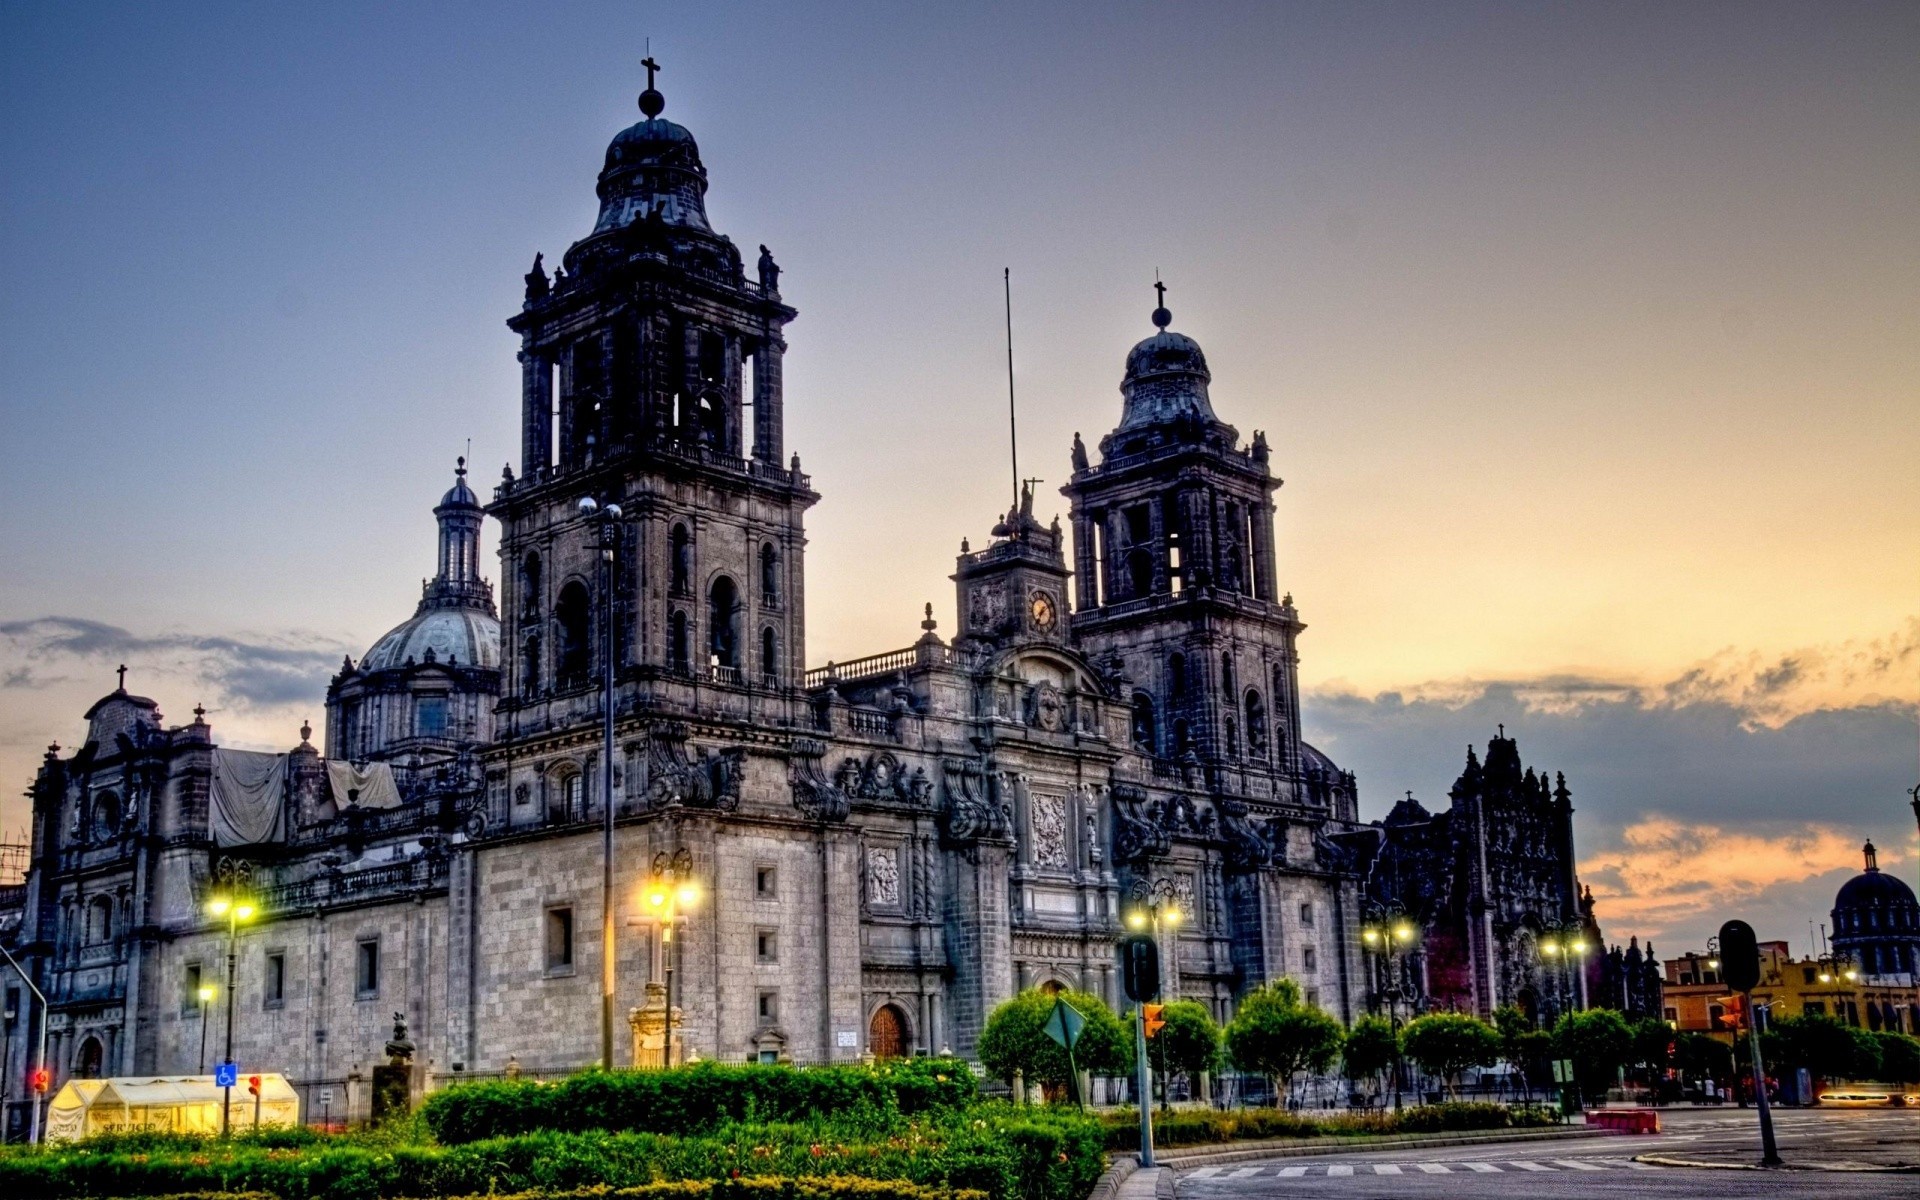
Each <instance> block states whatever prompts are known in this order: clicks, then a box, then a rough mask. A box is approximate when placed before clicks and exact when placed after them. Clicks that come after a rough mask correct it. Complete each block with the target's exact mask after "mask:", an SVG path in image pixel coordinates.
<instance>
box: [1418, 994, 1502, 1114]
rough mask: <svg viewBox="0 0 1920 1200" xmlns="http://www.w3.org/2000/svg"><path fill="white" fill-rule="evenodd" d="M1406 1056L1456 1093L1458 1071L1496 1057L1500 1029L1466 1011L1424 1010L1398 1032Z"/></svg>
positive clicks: (1458, 1087) (1491, 1060)
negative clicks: (1438, 1077)
mask: <svg viewBox="0 0 1920 1200" xmlns="http://www.w3.org/2000/svg"><path fill="white" fill-rule="evenodd" d="M1400 1044H1401V1045H1402V1046H1403V1047H1405V1049H1406V1052H1407V1057H1408V1058H1411V1059H1412V1060H1413V1061H1414V1062H1417V1063H1419V1064H1420V1069H1421V1070H1423V1071H1425V1072H1426V1073H1427V1074H1429V1075H1438V1076H1440V1077H1441V1078H1442V1079H1444V1080H1446V1081H1447V1094H1448V1095H1449V1096H1458V1095H1459V1094H1460V1073H1461V1072H1462V1071H1465V1070H1466V1069H1467V1068H1468V1067H1484V1066H1488V1065H1490V1064H1492V1063H1494V1062H1497V1061H1499V1058H1500V1031H1499V1030H1498V1029H1495V1028H1494V1027H1493V1026H1491V1025H1489V1024H1487V1023H1486V1022H1485V1021H1482V1020H1481V1019H1480V1018H1479V1017H1474V1016H1469V1015H1467V1014H1466V1013H1449V1012H1441V1013H1428V1014H1427V1015H1426V1016H1424V1017H1415V1018H1414V1019H1413V1020H1411V1021H1409V1022H1407V1027H1406V1029H1405V1030H1404V1031H1402V1032H1401V1035H1400Z"/></svg>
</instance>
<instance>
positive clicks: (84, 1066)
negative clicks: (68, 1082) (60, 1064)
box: [73, 1037, 106, 1079]
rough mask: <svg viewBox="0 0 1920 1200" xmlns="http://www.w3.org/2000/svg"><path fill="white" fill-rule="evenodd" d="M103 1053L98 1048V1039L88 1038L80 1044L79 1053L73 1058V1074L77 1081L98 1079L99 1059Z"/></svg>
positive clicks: (102, 1056)
mask: <svg viewBox="0 0 1920 1200" xmlns="http://www.w3.org/2000/svg"><path fill="white" fill-rule="evenodd" d="M105 1053H106V1052H105V1051H104V1050H102V1049H101V1048H100V1039H99V1038H96V1037H90V1038H88V1039H87V1040H86V1041H84V1042H81V1043H80V1052H79V1053H78V1054H76V1055H74V1057H73V1074H74V1077H75V1078H77V1079H98V1078H100V1066H101V1059H102V1058H104V1057H105Z"/></svg>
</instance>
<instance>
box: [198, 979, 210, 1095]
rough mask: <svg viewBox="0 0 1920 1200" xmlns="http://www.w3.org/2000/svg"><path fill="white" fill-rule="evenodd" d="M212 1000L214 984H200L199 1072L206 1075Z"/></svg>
mask: <svg viewBox="0 0 1920 1200" xmlns="http://www.w3.org/2000/svg"><path fill="white" fill-rule="evenodd" d="M212 1002H213V985H212V984H210V983H203V984H201V985H200V1071H199V1073H200V1074H202V1075H205V1074H206V1073H207V1005H209V1004H211V1003H212Z"/></svg>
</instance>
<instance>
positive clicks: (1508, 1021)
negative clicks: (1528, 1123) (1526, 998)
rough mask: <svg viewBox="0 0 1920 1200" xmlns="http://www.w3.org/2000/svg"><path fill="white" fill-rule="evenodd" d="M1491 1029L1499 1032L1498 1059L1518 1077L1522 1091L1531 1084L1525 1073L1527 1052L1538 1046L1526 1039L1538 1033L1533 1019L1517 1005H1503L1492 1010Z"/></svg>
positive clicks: (1527, 1063) (1526, 1070)
mask: <svg viewBox="0 0 1920 1200" xmlns="http://www.w3.org/2000/svg"><path fill="white" fill-rule="evenodd" d="M1493 1027H1494V1028H1495V1029H1497V1030H1499V1031H1500V1057H1501V1059H1502V1060H1503V1061H1504V1062H1505V1063H1506V1064H1507V1066H1509V1067H1511V1068H1512V1069H1513V1072H1514V1074H1516V1075H1518V1076H1519V1077H1520V1086H1521V1088H1522V1090H1523V1091H1526V1090H1527V1085H1528V1084H1529V1083H1530V1082H1531V1081H1530V1080H1529V1079H1528V1078H1527V1072H1528V1069H1529V1067H1530V1066H1531V1064H1530V1063H1529V1061H1528V1053H1529V1050H1530V1049H1532V1048H1534V1047H1536V1046H1537V1045H1538V1041H1537V1039H1536V1040H1535V1041H1531V1042H1530V1041H1528V1040H1527V1039H1528V1038H1529V1037H1531V1036H1532V1035H1534V1034H1537V1033H1538V1032H1539V1031H1538V1030H1536V1029H1535V1028H1534V1027H1533V1018H1532V1017H1529V1016H1528V1015H1527V1014H1526V1011H1525V1010H1524V1009H1522V1008H1521V1007H1520V1006H1519V1005H1517V1004H1503V1005H1501V1006H1500V1007H1499V1008H1496V1009H1494V1010H1493Z"/></svg>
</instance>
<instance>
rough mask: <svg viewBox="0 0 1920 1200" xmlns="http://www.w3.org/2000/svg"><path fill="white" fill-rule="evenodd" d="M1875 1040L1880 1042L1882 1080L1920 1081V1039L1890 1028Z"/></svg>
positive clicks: (1874, 1036) (1894, 1081)
mask: <svg viewBox="0 0 1920 1200" xmlns="http://www.w3.org/2000/svg"><path fill="white" fill-rule="evenodd" d="M1873 1040H1874V1041H1876V1042H1878V1043H1879V1044H1880V1080H1881V1082H1883V1083H1920V1039H1916V1038H1913V1037H1910V1036H1908V1035H1907V1034H1904V1033H1894V1032H1892V1031H1890V1030H1889V1031H1882V1032H1880V1033H1876V1034H1874V1035H1873Z"/></svg>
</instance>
